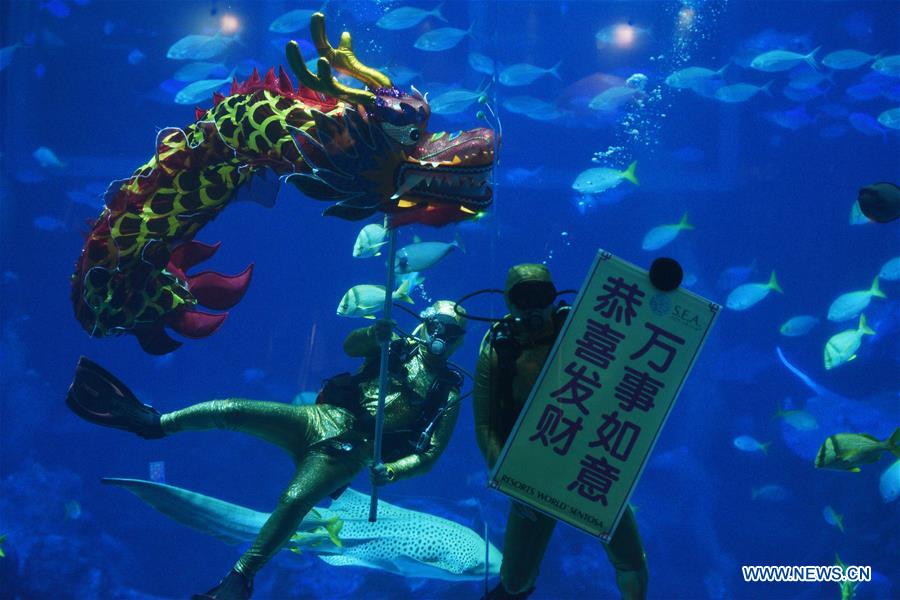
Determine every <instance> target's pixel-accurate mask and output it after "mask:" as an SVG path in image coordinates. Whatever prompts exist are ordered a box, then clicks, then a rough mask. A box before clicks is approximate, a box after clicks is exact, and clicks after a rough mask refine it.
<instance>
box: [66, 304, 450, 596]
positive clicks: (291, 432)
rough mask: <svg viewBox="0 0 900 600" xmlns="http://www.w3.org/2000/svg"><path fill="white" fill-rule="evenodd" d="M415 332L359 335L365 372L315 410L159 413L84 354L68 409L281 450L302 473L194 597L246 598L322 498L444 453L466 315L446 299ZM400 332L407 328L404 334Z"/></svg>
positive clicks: (123, 425)
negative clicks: (383, 372) (239, 435)
mask: <svg viewBox="0 0 900 600" xmlns="http://www.w3.org/2000/svg"><path fill="white" fill-rule="evenodd" d="M419 318H420V320H421V323H420V324H419V325H418V326H417V327H416V329H415V330H414V331H413V333H412V335H406V334H404V335H403V336H402V337H400V336H397V335H394V333H393V329H394V324H393V323H392V322H391V321H387V320H380V321H377V322H376V323H375V324H374V325H372V326H369V327H363V328H360V329H356V330H354V331H352V332H351V333H350V334H349V335H348V336H347V338H346V340H345V341H344V352H346V353H347V354H348V355H349V356H351V357H359V358H364V359H365V361H364V363H363V365H362V367H361V368H360V370H359V371H358V372H357V373H355V374H351V373H341V374H339V375H336V376H334V377H332V378H330V379H327V380H326V381H325V382H324V385H323V388H322V390H321V391H320V392H319V395H318V397H317V399H316V403H315V404H312V405H292V404H285V403H281V402H263V401H257V400H246V399H226V400H213V401H210V402H201V403H199V404H195V405H193V406H188V407H187V408H183V409H181V410H176V411H173V412H170V413H165V414H161V413H160V412H159V411H157V410H156V409H154V408H153V407H151V406H147V405H145V404H142V403H141V402H140V401H139V400H138V399H137V398H136V397H135V396H134V394H133V393H132V392H131V391H130V390H129V389H128V388H127V387H126V386H125V385H124V384H123V383H122V382H120V381H119V380H118V379H117V378H116V377H114V376H113V375H112V374H110V373H109V372H107V371H106V370H104V369H103V368H102V367H100V366H99V365H97V364H95V363H93V362H91V361H89V360H87V359H86V358H84V357H82V358H81V360H80V361H79V363H78V366H77V368H76V371H75V379H74V381H73V382H72V385H71V386H70V388H69V392H68V396H67V398H66V404H68V406H69V408H71V409H72V410H73V411H74V412H75V413H76V414H77V415H78V416H80V417H82V418H84V419H86V420H88V421H90V422H93V423H97V424H100V425H105V426H107V427H115V428H118V429H124V430H126V431H131V432H132V433H136V434H137V435H139V436H141V437H143V438H146V439H157V438H162V437H165V436H168V435H172V434H175V433H178V432H181V431H199V430H206V429H230V430H233V431H240V432H243V433H247V434H249V435H252V436H255V437H258V438H260V439H263V440H265V441H267V442H270V443H272V444H275V445H276V446H279V447H281V448H283V449H284V450H285V451H287V452H288V454H290V455H291V458H292V459H293V460H294V464H295V466H296V470H295V472H294V475H293V478H292V479H291V482H290V484H289V485H288V487H287V488H286V489H285V491H284V493H283V494H282V495H281V498H280V499H279V502H278V505H277V506H276V508H275V510H274V511H273V512H272V514H271V515H270V516H269V518H268V519H267V520H266V522H265V524H264V525H263V526H262V529H261V530H260V531H259V534H258V536H257V537H256V540H255V541H254V542H253V544H252V545H251V547H250V548H249V549H248V550H247V551H246V552H244V554H243V555H242V556H241V557H240V558H239V559H238V561H237V563H236V564H235V565H234V567H233V568H232V570H231V571H230V572H229V573H228V574H227V575H226V576H225V578H224V579H222V581H221V582H220V583H219V584H218V585H217V586H215V587H214V588H212V589H211V590H209V591H208V592H206V593H205V594H199V595H195V596H194V598H195V600H196V599H214V600H226V599H227V600H232V599H234V600H244V599H246V598H250V596H251V595H252V593H253V577H254V576H255V575H256V573H257V572H258V571H259V570H260V569H261V568H262V567H263V565H265V564H266V563H267V562H268V561H269V560H270V559H271V558H272V557H273V556H274V555H275V554H276V553H277V552H278V551H279V550H280V549H281V548H282V546H283V545H284V544H285V543H286V542H287V541H289V540H290V538H291V536H292V535H293V534H294V532H295V531H296V530H297V526H298V525H299V523H300V522H301V521H302V520H303V517H304V516H305V515H306V514H307V513H308V512H309V511H310V510H311V509H312V508H313V506H315V505H316V504H317V503H318V502H320V501H321V500H323V499H324V498H326V497H328V496H331V497H332V498H337V497H338V496H339V495H340V493H341V492H343V491H344V489H346V488H347V487H348V486H349V484H350V482H351V481H352V480H353V478H354V477H355V476H356V475H357V474H358V473H359V472H360V471H361V470H362V469H363V468H364V467H365V466H366V465H367V464H368V465H370V474H371V479H372V483H373V484H374V485H384V484H386V483H388V482H392V481H397V480H400V479H406V478H409V477H414V476H416V475H421V474H423V473H425V472H426V471H428V470H429V469H430V468H431V466H432V465H433V464H434V463H435V461H437V459H438V457H439V456H440V455H441V453H442V452H443V450H444V448H446V446H447V443H448V442H449V440H450V436H451V434H452V433H453V429H454V427H455V425H456V420H457V416H458V414H459V400H460V395H459V392H460V387H461V385H462V375H461V373H460V371H459V370H457V369H456V368H455V367H453V366H451V365H449V364H448V362H447V359H448V358H449V357H450V355H452V354H453V352H454V351H455V350H456V349H457V348H458V347H459V346H460V345H461V344H462V341H463V336H464V334H465V325H466V318H465V316H464V313H460V312H457V311H454V303H453V302H449V301H446V300H439V301H437V302H435V303H434V304H433V305H432V306H430V307H429V308H427V309H426V310H425V311H424V312H422V313H421V315H419ZM401 333H402V332H401ZM387 340H391V341H390V352H389V355H388V356H389V382H388V389H387V394H386V398H385V410H384V437H383V443H382V445H383V461H384V464H383V465H379V466H378V467H375V466H372V452H373V445H374V439H373V437H374V436H373V432H374V423H375V413H376V410H377V406H378V393H379V367H380V354H381V343H382V342H383V341H387Z"/></svg>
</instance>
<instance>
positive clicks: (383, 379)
mask: <svg viewBox="0 0 900 600" xmlns="http://www.w3.org/2000/svg"><path fill="white" fill-rule="evenodd" d="M385 226H386V227H388V256H387V262H388V272H387V285H386V286H385V287H384V310H383V311H382V315H383V317H382V318H383V319H385V320H387V321H390V320H391V308H392V307H393V301H394V298H393V295H394V260H395V258H396V253H397V245H396V241H397V230H396V229H394V228H393V227H391V221H390V217H386V218H385ZM390 348H391V336H388V338H387V340H385V341H384V342H382V343H381V371H380V373H379V381H378V411H377V412H376V413H375V452H374V456H373V458H372V464H373V466H375V467H380V466H381V465H382V464H383V463H382V462H381V438H382V433H383V431H384V399H385V396H387V386H388V358H389V355H390ZM377 518H378V487H377V486H372V495H371V499H370V504H369V522H370V523H374V522H375V520H376V519H377Z"/></svg>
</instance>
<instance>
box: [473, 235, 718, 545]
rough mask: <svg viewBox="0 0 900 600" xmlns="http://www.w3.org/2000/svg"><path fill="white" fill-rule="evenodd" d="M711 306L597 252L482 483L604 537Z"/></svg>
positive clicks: (692, 355) (699, 343)
mask: <svg viewBox="0 0 900 600" xmlns="http://www.w3.org/2000/svg"><path fill="white" fill-rule="evenodd" d="M719 309H720V306H719V305H718V304H714V303H712V302H710V301H708V300H705V299H704V298H701V297H700V296H698V295H697V294H694V293H692V292H689V291H687V290H684V289H681V288H679V289H676V290H674V291H671V292H662V291H660V290H658V289H656V288H655V287H653V285H652V284H651V283H650V278H649V276H648V274H647V271H645V270H643V269H640V268H638V267H636V266H634V265H632V264H630V263H628V262H625V261H623V260H620V259H618V258H616V257H614V256H613V255H612V254H610V253H608V252H604V251H602V250H601V251H600V252H599V253H598V255H597V258H596V260H595V261H594V264H593V266H592V267H591V271H590V273H589V275H588V278H587V281H586V282H585V283H584V285H583V286H582V288H581V291H580V292H579V294H578V297H577V298H576V300H575V304H574V305H573V307H572V312H571V314H570V315H569V318H568V319H567V320H566V323H565V325H564V326H563V328H562V331H561V332H560V334H559V336H558V338H557V340H556V344H555V345H554V346H553V349H552V350H551V351H550V354H549V356H548V357H547V361H546V362H545V363H544V368H543V370H542V371H541V374H540V375H539V377H538V379H537V382H536V383H535V385H534V388H533V389H532V390H531V395H530V396H529V397H528V401H527V402H526V403H525V406H524V407H523V409H522V412H521V413H520V415H519V419H518V421H516V424H515V427H514V428H513V431H512V433H511V434H510V436H509V438H508V439H507V441H506V445H505V446H504V447H503V451H502V453H501V454H500V458H499V460H498V461H497V464H496V465H495V467H494V470H493V471H492V472H491V478H490V485H491V487H493V488H496V489H498V490H500V491H501V492H503V493H505V494H507V495H509V496H511V497H512V498H513V499H515V500H517V501H520V502H522V503H524V504H527V505H528V506H531V507H533V508H535V509H537V510H539V511H541V512H544V513H546V514H548V515H550V516H552V517H554V518H556V519H559V520H560V521H563V522H565V523H569V524H570V525H573V526H574V527H577V528H578V529H581V530H583V531H586V532H588V533H590V534H591V535H594V536H597V537H599V538H600V539H602V540H603V541H607V542H608V541H609V539H610V538H611V537H612V534H613V532H614V531H615V529H616V525H618V522H619V519H620V518H621V516H622V512H623V511H624V510H625V507H626V505H627V502H628V499H629V498H630V497H631V493H632V491H634V488H635V486H636V485H637V482H638V479H639V478H640V475H641V472H642V471H643V469H644V466H645V465H646V464H647V459H648V458H649V457H650V453H651V451H652V450H653V446H654V444H655V443H656V439H657V437H658V436H659V432H660V431H661V430H662V426H663V424H664V423H665V421H666V418H667V417H668V416H669V412H670V411H671V410H672V406H673V405H674V403H675V398H676V397H677V396H678V392H679V390H681V386H682V385H683V384H684V382H685V380H686V379H687V376H688V373H689V372H690V370H691V366H693V364H694V361H695V360H696V359H697V356H698V355H699V354H700V349H701V348H702V347H703V342H704V340H705V339H706V336H707V334H708V333H709V331H710V329H711V328H712V325H713V323H714V322H715V319H716V316H717V315H718V313H719Z"/></svg>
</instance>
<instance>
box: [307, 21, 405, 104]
mask: <svg viewBox="0 0 900 600" xmlns="http://www.w3.org/2000/svg"><path fill="white" fill-rule="evenodd" d="M309 32H310V35H312V40H313V44H315V46H316V50H317V51H318V52H319V56H321V57H322V58H327V59H328V62H329V63H331V66H333V67H334V68H335V70H337V71H339V72H341V73H344V74H345V75H349V76H350V77H353V78H354V79H358V80H359V81H361V82H363V83H364V84H366V85H367V86H369V89H372V90H377V89H380V88H389V87H394V84H392V83H391V80H390V78H388V76H387V75H385V74H384V73H382V72H381V71H377V70H375V69H373V68H371V67H367V66H366V65H364V64H362V63H361V62H359V59H358V58H356V54H354V53H353V40H351V39H350V32H349V31H345V32H344V33H342V34H341V42H340V44H338V47H337V49H335V48H333V47H332V46H331V44H330V43H329V42H328V36H327V35H326V34H325V15H324V14H322V13H320V12H317V13H315V14H313V16H312V18H311V19H310V20H309Z"/></svg>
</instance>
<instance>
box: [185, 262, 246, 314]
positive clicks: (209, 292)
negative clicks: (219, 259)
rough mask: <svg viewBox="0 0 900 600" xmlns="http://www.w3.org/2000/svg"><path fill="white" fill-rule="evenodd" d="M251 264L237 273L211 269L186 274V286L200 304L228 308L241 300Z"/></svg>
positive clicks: (214, 307) (218, 308)
mask: <svg viewBox="0 0 900 600" xmlns="http://www.w3.org/2000/svg"><path fill="white" fill-rule="evenodd" d="M252 275H253V265H252V264H251V265H250V266H248V267H247V268H246V269H244V271H243V272H242V273H239V274H238V275H231V276H229V275H222V274H221V273H215V272H213V271H203V272H202V273H198V274H196V275H188V278H187V282H188V288H189V289H190V290H191V293H192V294H193V295H194V298H196V299H197V302H199V303H200V304H201V305H203V306H205V307H207V308H212V309H213V310H228V309H229V308H231V307H232V306H234V305H235V304H237V303H238V302H240V301H241V298H243V297H244V293H245V292H246V291H247V287H248V286H249V285H250V277H251V276H252Z"/></svg>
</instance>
